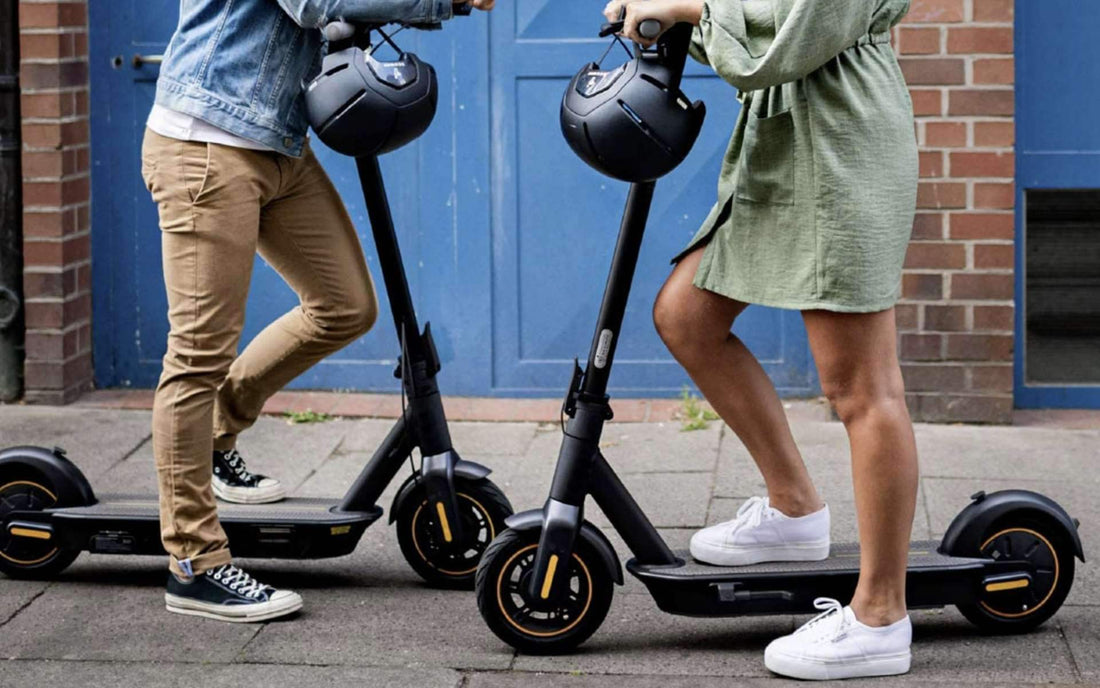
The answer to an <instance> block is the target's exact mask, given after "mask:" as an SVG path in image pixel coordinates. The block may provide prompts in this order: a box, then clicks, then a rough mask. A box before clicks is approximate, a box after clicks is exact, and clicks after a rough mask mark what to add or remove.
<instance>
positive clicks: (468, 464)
mask: <svg viewBox="0 0 1100 688" xmlns="http://www.w3.org/2000/svg"><path fill="white" fill-rule="evenodd" d="M492 472H493V470H492V469H491V468H488V467H486V466H482V465H481V464H480V463H475V462H473V461H467V460H465V459H459V460H458V461H456V462H455V468H454V475H455V476H456V477H459V478H465V479H466V480H483V479H485V478H487V477H488V476H489V474H490V473H492ZM420 480H421V478H420V476H419V475H410V476H409V477H408V478H406V479H405V482H404V483H403V484H402V485H401V489H399V490H398V491H397V495H396V496H395V497H394V498H393V504H391V505H390V518H389V522H390V523H391V524H392V523H393V522H394V521H395V520H397V509H398V507H399V506H401V505H402V504H404V503H405V500H406V499H408V498H409V494H410V493H411V492H412V491H413V490H415V489H416V486H417V484H419V482H420Z"/></svg>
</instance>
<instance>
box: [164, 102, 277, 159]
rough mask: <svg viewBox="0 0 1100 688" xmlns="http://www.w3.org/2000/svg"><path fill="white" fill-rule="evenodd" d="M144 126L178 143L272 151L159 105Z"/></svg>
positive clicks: (259, 144)
mask: <svg viewBox="0 0 1100 688" xmlns="http://www.w3.org/2000/svg"><path fill="white" fill-rule="evenodd" d="M145 124H146V126H147V127H149V128H150V129H152V130H153V131H155V132H157V133H158V134H160V135H161V136H167V137H168V138H170V139H177V140H179V141H203V142H206V143H217V144H219V145H222V146H233V147H234V148H247V149H249V150H260V151H273V150H274V149H273V148H271V147H270V146H265V145H264V144H262V143H258V142H256V141H250V140H249V139H246V138H241V137H240V136H237V135H235V134H230V133H229V132H228V131H226V130H225V129H222V128H220V127H216V126H214V125H213V124H210V123H209V122H204V121H203V120H201V119H199V118H197V117H192V116H191V115H186V114H184V113H182V112H176V111H175V110H172V109H169V108H166V107H163V106H161V105H155V104H154V105H153V110H152V111H151V112H150V113H149V119H148V120H147V121H146V123H145Z"/></svg>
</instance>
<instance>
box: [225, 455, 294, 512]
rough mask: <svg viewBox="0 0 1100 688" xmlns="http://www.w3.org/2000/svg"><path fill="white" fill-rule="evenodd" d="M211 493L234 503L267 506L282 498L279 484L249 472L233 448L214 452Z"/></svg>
mask: <svg viewBox="0 0 1100 688" xmlns="http://www.w3.org/2000/svg"><path fill="white" fill-rule="evenodd" d="M214 494H215V495H216V496H217V497H218V499H221V500H223V501H226V502H233V503H235V504H267V503H269V502H277V501H279V500H281V499H283V498H284V497H286V490H284V489H283V484H282V483H280V482H279V481H278V480H276V479H275V478H269V477H267V476H266V475H258V474H256V473H249V472H248V468H246V467H245V465H244V457H243V456H241V453H240V452H239V451H237V450H236V449H230V450H229V451H224V452H223V451H215V452H214Z"/></svg>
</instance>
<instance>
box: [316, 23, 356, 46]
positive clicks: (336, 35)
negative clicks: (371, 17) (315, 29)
mask: <svg viewBox="0 0 1100 688" xmlns="http://www.w3.org/2000/svg"><path fill="white" fill-rule="evenodd" d="M323 31H324V34H325V39H326V40H328V41H330V42H336V41H346V40H347V39H349V38H351V37H352V36H354V35H355V26H354V25H353V24H349V23H348V22H345V21H334V22H330V23H328V24H325V28H324V29H323Z"/></svg>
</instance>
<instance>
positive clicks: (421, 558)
mask: <svg viewBox="0 0 1100 688" xmlns="http://www.w3.org/2000/svg"><path fill="white" fill-rule="evenodd" d="M454 488H455V496H456V497H457V499H458V508H459V512H460V514H461V517H462V532H463V533H465V540H466V541H465V542H464V543H462V546H454V545H453V544H448V543H446V542H444V538H443V537H442V536H441V535H440V533H441V532H442V528H441V526H440V523H439V516H438V515H437V512H436V510H435V509H432V508H431V505H429V504H428V500H427V497H426V495H425V490H424V487H423V485H420V486H418V487H416V488H414V489H413V490H412V492H410V493H409V494H408V495H407V497H406V498H404V499H403V500H402V502H401V504H399V505H398V507H397V518H396V521H397V542H398V544H399V545H400V546H401V553H402V554H404V555H405V559H406V560H407V561H408V562H409V566H411V567H412V568H413V570H414V571H416V572H417V573H418V574H420V577H421V578H423V579H424V580H425V581H427V582H428V583H429V584H431V585H434V586H436V587H441V588H459V589H466V590H470V589H472V588H473V587H474V576H475V575H476V574H477V564H478V562H479V561H480V560H481V555H482V554H484V553H485V551H486V549H488V547H489V543H491V542H492V541H493V538H494V537H496V535H497V533H499V532H501V531H502V530H504V528H505V525H504V519H506V518H508V517H509V516H511V515H512V505H511V503H510V502H509V501H508V498H507V497H506V496H505V495H504V493H503V492H502V491H501V489H500V488H499V487H497V486H496V485H494V484H493V482H492V481H491V480H484V479H482V480H468V479H465V478H458V477H456V478H455V479H454Z"/></svg>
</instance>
